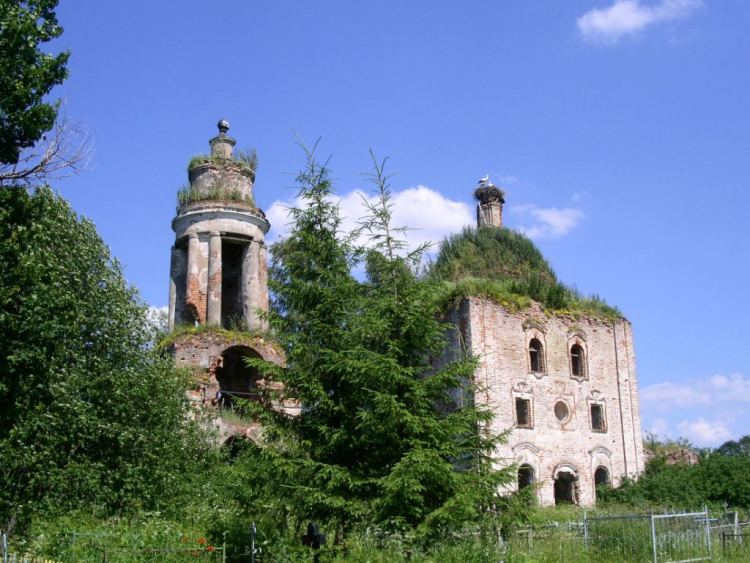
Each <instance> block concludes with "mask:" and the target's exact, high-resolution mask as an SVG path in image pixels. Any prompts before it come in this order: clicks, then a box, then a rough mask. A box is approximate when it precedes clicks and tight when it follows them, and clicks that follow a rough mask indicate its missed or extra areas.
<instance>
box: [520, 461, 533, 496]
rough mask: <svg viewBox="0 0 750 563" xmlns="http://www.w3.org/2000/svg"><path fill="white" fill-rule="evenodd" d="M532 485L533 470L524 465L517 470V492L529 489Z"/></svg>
mask: <svg viewBox="0 0 750 563" xmlns="http://www.w3.org/2000/svg"><path fill="white" fill-rule="evenodd" d="M533 484H534V468H533V467H531V466H530V465H528V464H527V463H524V464H523V465H522V466H521V467H519V468H518V490H519V491H520V490H521V489H525V488H526V487H531V486H532V485H533Z"/></svg>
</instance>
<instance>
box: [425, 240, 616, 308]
mask: <svg viewBox="0 0 750 563" xmlns="http://www.w3.org/2000/svg"><path fill="white" fill-rule="evenodd" d="M430 276H431V277H434V278H435V279H438V280H441V281H444V282H447V283H449V284H451V285H449V290H450V292H451V295H452V297H453V298H455V299H460V298H462V297H467V296H471V295H479V296H483V297H487V298H489V299H493V300H495V301H497V302H498V303H500V304H501V305H504V306H506V307H508V308H510V309H512V310H517V309H521V308H524V307H528V306H529V305H530V301H529V300H534V301H536V302H538V303H540V304H541V305H542V306H544V307H545V309H546V310H547V311H549V312H550V313H551V314H557V315H570V316H581V315H587V316H593V317H597V318H601V319H605V320H617V319H620V318H622V313H621V312H620V311H619V310H618V309H617V308H615V307H612V306H611V305H608V304H607V303H605V302H604V300H602V299H601V298H600V297H598V296H593V297H583V296H581V295H580V294H579V293H578V291H577V290H575V289H571V288H569V287H567V286H565V285H564V284H562V283H560V282H559V281H558V280H557V277H556V276H555V273H554V272H553V271H552V268H551V267H550V265H549V264H548V263H547V261H546V260H545V259H544V256H542V253H541V252H540V251H539V249H537V247H536V246H535V245H534V243H533V242H531V241H530V240H529V239H528V238H526V237H525V236H524V235H522V234H520V233H517V232H515V231H511V230H510V229H505V228H495V227H483V228H479V229H475V228H469V227H467V228H464V230H463V231H462V232H461V233H458V234H455V235H452V236H450V237H448V238H447V239H446V240H445V241H443V243H442V245H441V247H440V252H439V253H438V255H437V257H436V259H435V261H434V262H433V263H432V264H431V265H430Z"/></svg>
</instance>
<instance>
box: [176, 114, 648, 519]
mask: <svg viewBox="0 0 750 563" xmlns="http://www.w3.org/2000/svg"><path fill="white" fill-rule="evenodd" d="M228 128H229V125H228V124H227V123H226V122H225V121H221V122H219V135H218V136H216V137H214V138H213V139H211V141H210V147H211V154H210V155H206V156H205V157H199V158H194V159H193V160H192V161H191V164H190V166H189V171H188V179H189V186H188V187H186V188H185V189H184V190H183V192H182V194H181V199H180V205H179V206H178V210H177V215H176V217H175V218H174V220H173V222H172V228H173V230H174V232H175V243H174V246H173V247H172V267H171V273H170V292H169V328H170V332H174V333H175V335H177V336H175V337H174V338H173V339H172V344H171V346H170V350H171V352H172V354H173V355H174V357H175V361H176V363H177V364H178V365H180V366H185V367H188V368H191V369H192V370H193V372H194V374H195V377H196V382H197V384H196V389H195V390H194V391H193V393H192V397H193V399H194V400H195V401H197V402H200V403H202V404H203V405H210V406H211V407H213V408H216V409H217V411H218V412H219V413H220V414H221V415H222V416H218V417H217V418H216V423H217V425H218V426H219V429H220V433H221V435H222V437H223V438H231V437H235V436H238V435H242V436H247V437H250V438H254V437H255V436H256V435H257V433H258V432H259V428H257V427H254V426H253V425H252V424H248V423H244V422H242V421H241V420H239V421H238V420H237V417H232V416H225V414H226V413H228V412H231V411H232V408H233V402H234V401H235V400H236V399H237V398H241V399H246V400H253V399H256V398H258V396H259V393H258V391H259V390H260V389H262V388H263V387H264V386H265V385H267V382H266V381H264V380H263V377H262V375H261V374H260V373H258V372H257V370H255V369H253V368H251V367H248V366H247V365H246V363H245V361H244V360H245V358H248V357H249V358H262V359H263V360H266V361H270V362H273V363H276V364H278V365H282V364H283V362H284V358H283V354H282V352H281V350H279V348H278V347H277V346H276V345H275V344H274V343H273V342H272V341H271V340H269V339H268V338H267V337H265V336H264V331H265V329H266V328H267V327H266V321H265V320H264V317H263V313H264V312H267V311H268V289H267V275H268V274H267V256H266V246H265V242H264V236H265V234H266V233H267V232H268V229H269V226H270V225H269V223H268V221H267V220H266V217H265V215H264V214H263V212H262V211H261V210H260V209H258V208H257V207H256V206H255V204H254V200H253V187H254V186H253V184H254V181H255V166H254V162H253V160H252V158H248V157H247V155H243V156H242V158H239V159H238V158H236V157H235V156H236V155H234V154H233V149H234V146H235V141H234V139H232V138H231V137H229V136H228V135H227V133H228ZM475 196H476V198H477V200H478V205H477V224H478V226H479V227H489V228H500V227H502V212H503V203H504V194H503V192H502V190H500V189H499V188H497V187H496V186H494V185H492V184H491V182H490V181H489V178H484V179H482V180H481V181H480V185H479V186H478V188H477V190H476V191H475ZM448 320H449V321H451V323H452V324H453V325H454V327H455V330H454V331H452V346H451V348H450V349H449V350H448V351H447V354H448V356H454V355H456V354H460V353H462V352H463V351H464V350H467V351H469V352H471V353H472V354H473V355H475V356H476V357H477V358H479V367H478V369H477V371H476V374H475V383H476V384H477V386H476V388H477V391H476V393H475V395H474V396H473V397H471V400H473V401H474V402H475V403H477V404H479V405H484V406H487V407H488V408H489V409H491V410H492V412H493V413H494V414H495V418H494V420H493V422H492V426H491V428H489V429H488V430H489V431H491V432H493V433H496V434H500V433H503V432H505V431H507V430H508V429H510V432H509V438H508V441H507V442H506V443H505V444H504V445H502V446H501V447H500V448H499V449H498V450H497V451H496V452H495V457H496V459H497V461H498V465H500V466H507V465H509V464H511V463H515V464H516V467H517V471H518V473H517V481H516V483H515V484H514V485H513V487H511V488H513V489H515V488H519V487H527V486H533V487H534V491H535V494H536V495H537V497H538V499H539V501H540V503H541V504H555V503H558V502H574V503H579V504H583V505H590V504H593V503H594V502H595V499H596V492H595V489H596V485H597V484H613V485H616V484H617V483H618V482H619V481H620V479H621V478H622V477H623V476H628V477H636V476H637V475H638V474H639V473H641V472H642V471H643V468H644V455H643V449H642V444H641V421H640V411H639V402H638V385H637V379H636V373H635V352H634V349H633V335H632V329H631V325H630V323H629V322H628V321H627V320H626V319H624V318H620V319H617V320H614V321H609V320H602V319H600V318H596V317H587V316H585V315H577V316H576V317H573V316H561V315H553V314H550V313H549V312H548V311H545V310H544V309H543V308H542V307H541V306H540V305H538V304H536V303H532V305H531V307H528V308H526V309H522V310H518V311H514V310H509V309H507V308H505V307H504V306H502V305H500V304H498V303H496V302H494V301H492V300H490V299H487V298H483V297H467V298H465V299H463V300H462V301H461V302H460V303H459V304H458V305H457V306H456V307H455V308H454V309H453V310H451V311H450V312H449V319H448ZM184 327H187V328H188V330H184ZM199 327H204V328H205V329H203V328H202V329H201V330H195V329H196V328H199ZM274 408H279V409H284V410H285V411H286V412H288V413H290V414H295V413H298V412H299V405H296V404H284V405H274Z"/></svg>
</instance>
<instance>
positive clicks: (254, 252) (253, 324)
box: [240, 241, 262, 330]
mask: <svg viewBox="0 0 750 563" xmlns="http://www.w3.org/2000/svg"><path fill="white" fill-rule="evenodd" d="M259 263H260V244H259V243H258V242H257V241H252V242H250V244H248V245H247V246H246V247H245V250H244V252H243V253H242V276H241V278H240V283H241V284H242V311H243V313H244V315H245V321H246V322H247V327H248V329H249V330H260V329H261V328H262V326H261V321H260V318H259V317H258V308H259V307H260V280H259V278H258V274H259V268H258V266H259Z"/></svg>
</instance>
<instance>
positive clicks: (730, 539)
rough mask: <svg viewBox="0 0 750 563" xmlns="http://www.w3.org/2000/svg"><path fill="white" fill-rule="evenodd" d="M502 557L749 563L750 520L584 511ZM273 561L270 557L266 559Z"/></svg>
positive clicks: (71, 549)
mask: <svg viewBox="0 0 750 563" xmlns="http://www.w3.org/2000/svg"><path fill="white" fill-rule="evenodd" d="M255 534H256V530H255V527H254V525H253V528H252V529H251V530H250V533H249V536H248V539H250V542H249V545H230V544H228V543H227V542H226V535H225V536H224V540H223V541H222V543H221V544H216V545H213V544H211V543H209V542H208V541H207V540H206V539H205V538H202V537H189V536H185V535H181V534H171V535H170V537H169V538H165V537H162V538H161V540H152V541H151V542H145V541H140V542H137V544H133V543H127V542H123V538H122V537H117V536H114V535H113V534H109V533H106V532H105V533H97V532H93V533H92V532H68V533H65V534H60V535H59V537H57V538H56V541H54V542H53V543H52V544H50V545H49V546H48V549H46V550H44V552H43V553H42V554H26V553H23V552H19V551H13V549H12V546H10V547H9V546H8V538H7V537H6V536H5V534H0V554H1V555H2V559H1V560H0V561H1V563H48V562H52V561H54V562H55V563H68V562H73V561H97V562H99V561H102V562H108V563H124V562H143V563H151V562H160V563H178V562H184V561H204V562H208V561H214V562H218V561H222V562H225V561H254V562H258V563H260V562H261V561H263V560H264V559H262V554H260V553H259V551H258V550H256V549H255V545H256V544H255ZM147 543H150V545H147ZM498 558H499V559H498V560H502V561H505V562H506V563H513V562H515V561H534V562H538V563H556V562H569V561H575V562H580V563H586V562H591V563H593V562H596V563H610V562H612V563H615V562H617V563H621V562H634V563H637V562H652V563H667V562H669V563H688V562H698V561H726V562H735V561H736V562H746V561H750V522H741V521H740V519H739V515H738V513H736V512H726V513H722V514H716V515H711V514H710V513H709V512H708V510H706V509H704V510H703V511H700V512H680V513H665V514H625V515H614V516H589V515H588V514H584V517H583V520H581V521H570V522H554V523H551V524H546V525H543V526H537V527H532V528H526V529H523V530H517V531H516V532H515V533H514V534H513V535H512V536H511V537H509V538H507V539H506V540H505V541H504V542H501V552H500V553H498ZM273 559H274V558H273V557H271V558H270V559H268V560H269V561H271V560H273Z"/></svg>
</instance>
